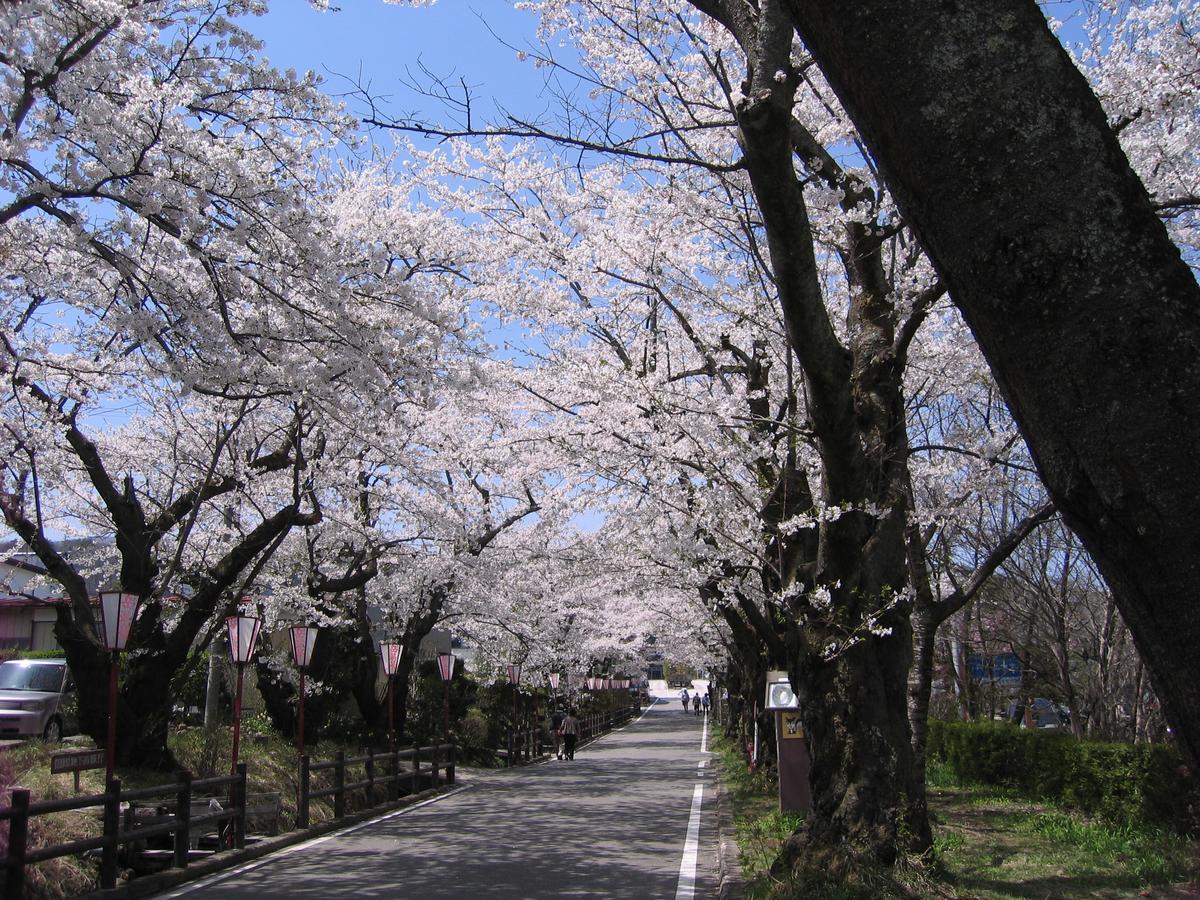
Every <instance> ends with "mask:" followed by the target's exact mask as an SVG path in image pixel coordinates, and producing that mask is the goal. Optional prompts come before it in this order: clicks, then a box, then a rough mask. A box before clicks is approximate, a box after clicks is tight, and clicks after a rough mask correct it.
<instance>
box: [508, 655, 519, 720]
mask: <svg viewBox="0 0 1200 900" xmlns="http://www.w3.org/2000/svg"><path fill="white" fill-rule="evenodd" d="M508 681H509V684H511V685H512V691H513V695H512V698H513V728H516V727H517V693H518V692H519V691H520V689H521V664H520V663H509V664H508Z"/></svg>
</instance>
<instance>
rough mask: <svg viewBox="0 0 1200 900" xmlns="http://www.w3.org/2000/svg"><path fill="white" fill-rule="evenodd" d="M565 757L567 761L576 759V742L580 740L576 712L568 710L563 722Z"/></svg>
mask: <svg viewBox="0 0 1200 900" xmlns="http://www.w3.org/2000/svg"><path fill="white" fill-rule="evenodd" d="M562 739H563V755H564V756H566V758H567V759H574V758H575V742H576V741H577V740H579V720H578V719H577V718H575V710H573V709H569V710H567V715H566V717H565V718H564V719H563V720H562Z"/></svg>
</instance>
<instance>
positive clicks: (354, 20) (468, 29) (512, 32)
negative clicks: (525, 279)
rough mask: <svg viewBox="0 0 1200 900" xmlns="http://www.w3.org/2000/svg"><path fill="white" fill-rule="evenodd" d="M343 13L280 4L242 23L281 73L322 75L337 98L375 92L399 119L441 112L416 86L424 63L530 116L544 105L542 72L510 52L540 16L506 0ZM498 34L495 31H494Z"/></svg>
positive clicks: (346, 0)
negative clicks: (365, 89)
mask: <svg viewBox="0 0 1200 900" xmlns="http://www.w3.org/2000/svg"><path fill="white" fill-rule="evenodd" d="M332 5H338V6H340V7H341V8H340V10H339V11H337V12H325V13H322V12H318V11H316V10H314V9H313V8H312V7H311V6H310V5H309V3H308V2H307V0H271V3H270V12H269V13H268V14H267V15H266V16H264V17H251V18H247V19H245V20H243V22H242V24H243V25H244V26H245V27H246V28H247V29H248V30H249V31H251V32H252V33H253V34H255V35H257V36H258V37H259V39H261V40H263V41H264V42H265V44H266V47H265V49H264V54H265V55H266V56H267V57H268V58H269V59H270V60H271V62H272V63H273V64H274V65H276V66H277V67H279V68H294V69H296V70H298V71H304V70H307V69H313V70H315V71H317V72H318V73H320V74H322V75H323V76H324V77H325V78H326V88H327V89H328V90H329V91H330V92H331V93H334V94H340V93H342V92H345V91H349V90H352V89H353V82H355V81H361V82H362V83H363V84H369V85H370V87H371V91H372V93H374V94H376V95H379V96H383V97H384V98H386V100H387V103H388V111H389V112H390V113H392V114H393V115H398V114H400V113H404V112H410V111H419V112H423V113H425V114H426V115H429V116H433V115H434V114H435V113H437V112H438V110H437V108H436V105H435V104H434V103H433V102H432V101H430V100H427V99H426V98H423V97H421V96H419V95H417V94H415V93H414V92H412V91H411V90H409V89H408V88H407V87H405V86H404V81H405V80H408V76H407V74H406V73H407V72H410V71H411V72H412V73H413V74H414V77H418V76H417V73H419V69H420V65H421V64H423V65H424V66H425V67H426V68H428V69H430V70H432V71H433V72H434V73H436V74H438V75H443V76H447V77H449V78H450V79H451V80H453V81H455V82H457V81H458V80H459V79H460V78H462V79H465V80H466V81H467V83H468V84H470V85H471V86H472V87H473V88H475V89H476V91H477V94H478V96H479V98H480V99H481V100H495V101H497V102H499V103H500V104H501V105H503V106H505V107H507V108H509V109H516V110H520V111H522V112H526V111H530V110H539V109H541V108H542V106H543V105H544V104H543V103H541V102H539V100H538V95H539V93H540V89H541V86H542V74H543V73H542V72H540V71H539V70H537V69H535V68H534V66H533V64H532V63H531V62H524V63H523V62H520V61H519V60H518V59H517V54H516V51H515V50H513V49H511V48H509V47H506V46H504V45H503V43H502V41H506V42H507V43H509V44H511V45H513V46H517V47H520V46H527V45H528V44H529V43H530V42H531V41H532V40H533V38H534V29H535V28H536V25H537V17H536V16H535V15H533V14H530V13H527V12H518V11H517V10H514V9H513V7H512V4H511V3H508V2H504V0H440V2H438V3H437V4H435V5H434V6H431V7H422V8H416V9H413V8H409V7H407V6H402V5H388V4H385V3H384V2H383V0H333V4H332ZM489 28H490V30H489ZM493 32H494V33H493Z"/></svg>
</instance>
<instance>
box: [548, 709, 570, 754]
mask: <svg viewBox="0 0 1200 900" xmlns="http://www.w3.org/2000/svg"><path fill="white" fill-rule="evenodd" d="M566 717H567V713H566V710H564V709H563V708H562V707H561V706H559V707H557V708H556V709H555V710H554V714H553V715H552V716H550V730H551V731H552V732H554V755H555V756H557V757H558V758H559V759H562V756H563V755H562V739H563V733H562V723H563V719H565V718H566Z"/></svg>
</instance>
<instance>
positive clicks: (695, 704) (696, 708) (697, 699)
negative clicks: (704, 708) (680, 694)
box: [692, 691, 700, 715]
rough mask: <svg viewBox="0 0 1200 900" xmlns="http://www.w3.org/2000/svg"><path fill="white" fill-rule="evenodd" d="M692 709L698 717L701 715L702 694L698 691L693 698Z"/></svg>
mask: <svg viewBox="0 0 1200 900" xmlns="http://www.w3.org/2000/svg"><path fill="white" fill-rule="evenodd" d="M692 709H693V710H694V711H695V713H696V715H700V692H699V691H696V693H695V695H694V696H693V697H692Z"/></svg>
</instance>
